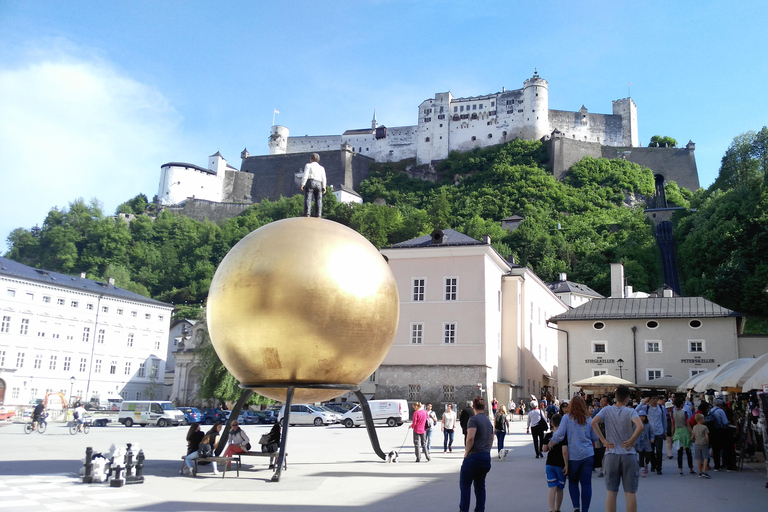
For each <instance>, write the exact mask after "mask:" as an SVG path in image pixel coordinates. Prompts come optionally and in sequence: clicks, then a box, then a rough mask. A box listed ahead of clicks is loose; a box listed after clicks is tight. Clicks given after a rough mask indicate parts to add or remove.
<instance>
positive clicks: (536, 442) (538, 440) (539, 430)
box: [531, 420, 547, 457]
mask: <svg viewBox="0 0 768 512" xmlns="http://www.w3.org/2000/svg"><path fill="white" fill-rule="evenodd" d="M546 431H547V422H546V421H544V420H541V421H539V422H538V423H537V424H536V425H534V426H533V427H531V436H532V437H533V449H534V450H536V456H537V457H543V456H544V454H542V453H541V445H542V443H543V442H544V432H546Z"/></svg>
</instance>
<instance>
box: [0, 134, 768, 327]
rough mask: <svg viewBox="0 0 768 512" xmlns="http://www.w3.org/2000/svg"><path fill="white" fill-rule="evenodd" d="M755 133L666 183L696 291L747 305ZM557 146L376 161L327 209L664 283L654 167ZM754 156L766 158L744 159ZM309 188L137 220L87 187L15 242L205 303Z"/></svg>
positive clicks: (753, 269)
mask: <svg viewBox="0 0 768 512" xmlns="http://www.w3.org/2000/svg"><path fill="white" fill-rule="evenodd" d="M763 132H765V129H763ZM763 132H760V133H761V134H762V133H763ZM753 135H754V137H753V138H752V139H749V137H747V139H748V140H747V142H746V143H745V142H744V141H743V140H741V139H740V143H739V144H740V145H738V147H735V148H731V149H729V152H730V153H731V156H729V154H726V157H724V158H723V161H724V168H726V169H729V172H730V178H728V179H727V180H726V179H725V178H723V176H722V173H721V178H723V179H721V180H718V182H717V183H716V184H715V185H718V187H720V190H716V189H714V187H715V185H713V189H712V190H707V191H704V190H701V191H698V192H697V193H696V194H691V193H690V192H689V191H687V190H685V189H679V188H678V187H677V186H676V185H675V184H674V183H670V184H668V185H667V188H666V192H667V198H668V200H669V201H670V202H671V203H672V204H676V205H681V206H688V203H689V202H690V203H691V206H692V207H693V208H697V209H698V211H697V212H695V213H688V214H685V215H680V216H679V217H678V218H676V219H675V223H676V236H677V237H678V247H679V260H680V269H681V277H682V282H683V283H684V287H685V291H686V293H687V294H701V295H704V296H705V297H708V298H710V299H712V300H715V301H716V302H718V303H719V304H722V305H723V306H726V307H730V308H733V309H736V310H739V311H743V312H745V313H758V311H759V312H762V311H763V310H764V308H765V306H766V305H768V304H766V302H765V299H764V298H763V297H764V296H765V295H766V294H765V293H763V291H762V290H763V288H764V287H765V285H766V284H768V283H766V280H767V279H768V265H766V264H765V263H763V261H761V256H760V255H761V254H765V250H764V249H765V244H766V241H768V233H766V214H765V206H766V194H765V184H764V176H765V162H766V159H765V158H764V155H765V153H762V155H763V160H760V158H761V157H760V153H759V148H758V149H754V147H757V146H759V144H760V142H759V141H760V140H762V139H760V137H759V134H753ZM740 137H742V138H744V136H740ZM737 139H738V138H737ZM755 141H757V142H755ZM734 144H737V143H736V141H735V142H734ZM745 144H746V146H745ZM755 144H757V146H755ZM745 147H746V149H745ZM546 159H547V156H546V151H545V148H544V146H543V145H542V144H541V143H539V142H530V141H521V140H517V141H513V142H510V143H507V144H504V145H500V146H496V147H492V148H488V149H485V150H476V151H471V152H469V153H463V154H451V155H450V157H449V158H448V159H447V160H446V161H444V162H442V163H441V164H440V165H439V167H438V176H439V177H440V178H439V179H438V180H437V181H436V182H434V183H433V182H428V181H422V180H417V179H411V178H408V177H407V174H406V173H405V172H404V170H405V165H406V163H404V162H401V163H398V164H377V165H376V166H375V167H374V170H373V172H372V175H371V177H370V178H369V179H368V180H366V181H365V182H364V183H363V184H362V186H361V194H362V196H363V198H364V199H365V203H364V204H362V205H356V204H353V205H349V204H340V203H338V202H336V201H335V199H334V197H333V195H332V194H328V195H326V196H325V205H324V211H325V215H324V216H325V217H326V218H328V219H331V220H334V221H336V222H340V223H342V224H345V225H347V226H350V227H351V228H353V229H355V230H357V231H358V232H360V233H361V234H363V235H364V236H365V237H366V238H368V240H370V241H371V242H372V243H373V244H374V245H376V246H377V247H382V246H385V245H389V244H392V243H396V242H400V241H403V240H407V239H409V238H413V237H417V236H421V235H424V234H428V233H429V232H431V231H432V230H433V229H434V228H453V229H456V230H458V231H461V232H463V233H466V234H467V235H469V236H472V237H474V238H477V239H480V238H481V237H482V236H483V235H484V234H490V235H491V237H492V241H493V242H492V243H493V246H494V247H495V248H496V249H497V250H498V251H499V252H500V253H501V254H502V255H503V256H505V257H509V256H512V257H514V258H515V261H516V262H517V263H520V264H523V265H529V266H531V267H532V268H533V270H534V271H535V272H536V273H537V274H538V275H539V276H540V277H541V278H542V279H543V280H545V281H551V280H554V279H556V278H557V275H558V273H560V272H567V273H568V278H569V279H570V280H573V281H578V282H583V283H585V284H587V285H589V286H591V287H592V288H594V289H595V290H597V291H599V292H601V293H603V294H605V295H608V293H609V287H610V275H609V274H610V272H609V264H610V263H611V262H622V263H624V266H625V274H626V276H627V278H628V282H629V283H630V284H631V285H633V286H634V287H635V289H637V290H644V291H652V290H654V289H656V288H658V287H659V286H661V285H662V284H663V283H662V275H661V265H660V261H659V255H658V250H657V248H656V244H655V240H654V238H653V234H652V226H651V224H650V222H648V221H647V220H646V218H645V215H644V213H643V207H644V201H645V199H646V198H647V197H649V196H650V195H651V194H652V193H653V191H654V182H653V176H652V173H651V171H650V170H648V169H643V168H641V167H639V166H637V165H636V164H632V163H629V162H626V161H624V160H605V159H594V158H585V159H584V160H583V161H581V162H580V163H579V164H577V165H576V166H574V168H573V170H572V171H571V172H570V173H569V174H568V176H567V177H566V179H564V180H562V181H556V180H555V179H554V178H553V177H552V175H551V173H550V172H549V171H548V170H547V168H546ZM726 159H728V162H726ZM733 159H736V160H738V161H737V162H736V163H733V162H732V161H731V160H733ZM749 159H753V160H754V161H756V162H757V164H755V165H756V166H751V167H750V165H746V164H744V162H745V161H747V160H749ZM750 161H751V160H750ZM731 164H733V165H731ZM740 166H741V167H740ZM302 200H303V198H302V197H300V196H294V197H292V198H281V199H279V200H278V201H264V202H262V203H261V204H258V205H253V206H252V207H250V208H249V209H248V210H246V211H245V212H243V213H242V214H241V215H240V216H238V217H235V218H232V219H229V220H227V221H225V222H224V223H222V224H221V225H216V224H213V223H210V222H197V221H195V220H192V219H190V218H187V217H182V216H177V215H175V214H171V213H168V212H162V213H160V214H159V215H157V216H155V215H154V213H153V211H152V206H151V205H150V206H149V207H148V206H147V204H146V197H144V196H143V195H141V196H137V197H135V198H133V199H131V200H130V201H127V202H126V203H124V204H123V205H121V206H120V207H119V208H118V211H119V212H123V213H134V214H136V215H137V217H136V219H135V220H133V221H132V222H130V223H128V222H126V221H123V220H120V219H115V218H114V217H112V216H106V215H105V214H104V212H102V211H101V208H100V207H99V205H98V202H96V201H92V202H91V203H90V204H87V203H85V202H84V201H82V200H78V201H75V202H74V203H72V204H71V205H70V207H69V208H68V209H63V210H57V209H53V210H51V211H50V213H49V214H48V216H47V218H46V219H45V221H44V222H43V224H42V227H40V228H37V227H36V228H33V229H17V230H15V231H13V233H11V235H10V236H9V242H10V244H11V249H10V251H9V252H8V254H7V256H8V257H10V258H12V259H14V260H17V261H20V262H23V263H26V264H28V265H32V266H36V267H42V268H47V269H50V270H56V271H61V272H68V273H77V272H86V273H87V275H88V277H91V278H94V279H105V278H107V277H114V278H115V279H116V281H117V284H118V285H119V286H122V287H124V288H127V289H130V290H133V291H137V292H140V293H144V294H146V295H149V296H151V297H153V298H156V299H159V300H163V301H168V302H173V303H175V304H183V303H189V304H193V303H203V302H204V300H205V297H206V294H207V291H208V286H209V284H210V280H211V278H212V277H213V273H214V271H215V269H216V266H217V265H218V263H219V262H220V261H221V259H222V258H223V257H224V255H225V254H226V253H227V251H228V250H229V249H230V248H231V247H232V246H233V245H234V244H236V243H237V242H238V241H239V240H240V239H241V238H243V237H244V236H245V235H247V234H248V233H250V232H251V231H253V230H254V229H256V228H258V227H260V226H262V225H264V224H267V223H269V222H272V221H275V220H279V219H282V218H286V217H294V216H298V215H300V214H301V211H302ZM374 201H375V202H374ZM382 203H385V204H382ZM511 215H520V216H522V217H524V218H525V220H524V221H523V222H522V223H521V224H520V227H519V228H518V229H517V230H515V231H513V232H511V233H510V232H507V231H505V230H503V229H502V228H501V225H500V221H501V219H503V218H505V217H508V216H511ZM760 283H762V284H760Z"/></svg>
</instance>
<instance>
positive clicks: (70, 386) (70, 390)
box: [69, 375, 77, 404]
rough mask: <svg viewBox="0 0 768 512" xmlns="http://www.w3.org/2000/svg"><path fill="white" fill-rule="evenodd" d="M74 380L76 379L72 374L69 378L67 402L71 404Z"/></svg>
mask: <svg viewBox="0 0 768 512" xmlns="http://www.w3.org/2000/svg"><path fill="white" fill-rule="evenodd" d="M76 380H77V379H75V376H74V375H73V376H72V377H70V378H69V403H70V404H72V388H73V387H74V385H75V381H76Z"/></svg>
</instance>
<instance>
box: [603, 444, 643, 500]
mask: <svg viewBox="0 0 768 512" xmlns="http://www.w3.org/2000/svg"><path fill="white" fill-rule="evenodd" d="M603 472H605V488H606V489H607V490H608V491H611V492H619V482H621V483H622V484H623V486H624V492H637V485H638V483H639V482H640V465H639V464H638V463H637V454H636V453H627V454H622V455H617V454H615V453H606V454H605V458H604V459H603Z"/></svg>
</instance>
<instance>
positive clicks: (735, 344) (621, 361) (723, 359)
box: [550, 264, 744, 396]
mask: <svg viewBox="0 0 768 512" xmlns="http://www.w3.org/2000/svg"><path fill="white" fill-rule="evenodd" d="M620 266H621V265H620V264H613V265H612V279H611V290H612V293H611V297H610V298H607V299H594V300H591V301H589V302H587V303H585V304H582V305H581V306H579V307H577V308H574V309H571V310H569V311H566V312H565V313H562V314H559V315H555V316H553V317H552V318H550V322H551V323H552V324H556V325H557V327H558V328H559V329H560V331H559V332H560V333H561V336H560V355H559V357H560V366H561V367H562V368H563V370H564V371H562V372H561V373H560V375H561V378H560V380H559V385H558V388H559V393H560V395H561V396H571V394H573V393H574V392H576V391H579V389H578V388H577V387H574V386H573V385H572V383H573V382H578V381H579V380H582V379H586V378H588V377H593V376H596V375H601V374H610V375H614V376H616V377H621V378H624V379H626V380H629V381H632V382H634V383H635V384H638V385H639V386H641V387H642V386H649V385H652V384H651V381H652V380H653V379H656V378H660V377H665V376H667V375H669V376H672V377H675V378H677V379H680V380H686V379H687V378H688V377H691V376H693V375H695V374H696V373H699V372H703V371H707V370H712V369H714V368H717V367H718V366H720V365H721V364H723V363H727V362H728V361H731V360H732V359H737V358H739V357H741V356H740V355H739V341H738V334H739V332H741V331H742V330H743V323H744V317H743V316H742V315H741V314H740V313H737V312H735V311H732V310H730V309H727V308H724V307H722V306H719V305H717V304H715V303H713V302H710V301H708V300H706V299H705V298H703V297H673V296H672V293H671V290H669V291H668V292H667V296H664V297H647V294H646V297H645V298H636V297H626V296H625V293H626V291H627V287H626V286H622V285H623V284H624V283H623V272H621V270H622V269H620V268H619V267H620Z"/></svg>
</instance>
